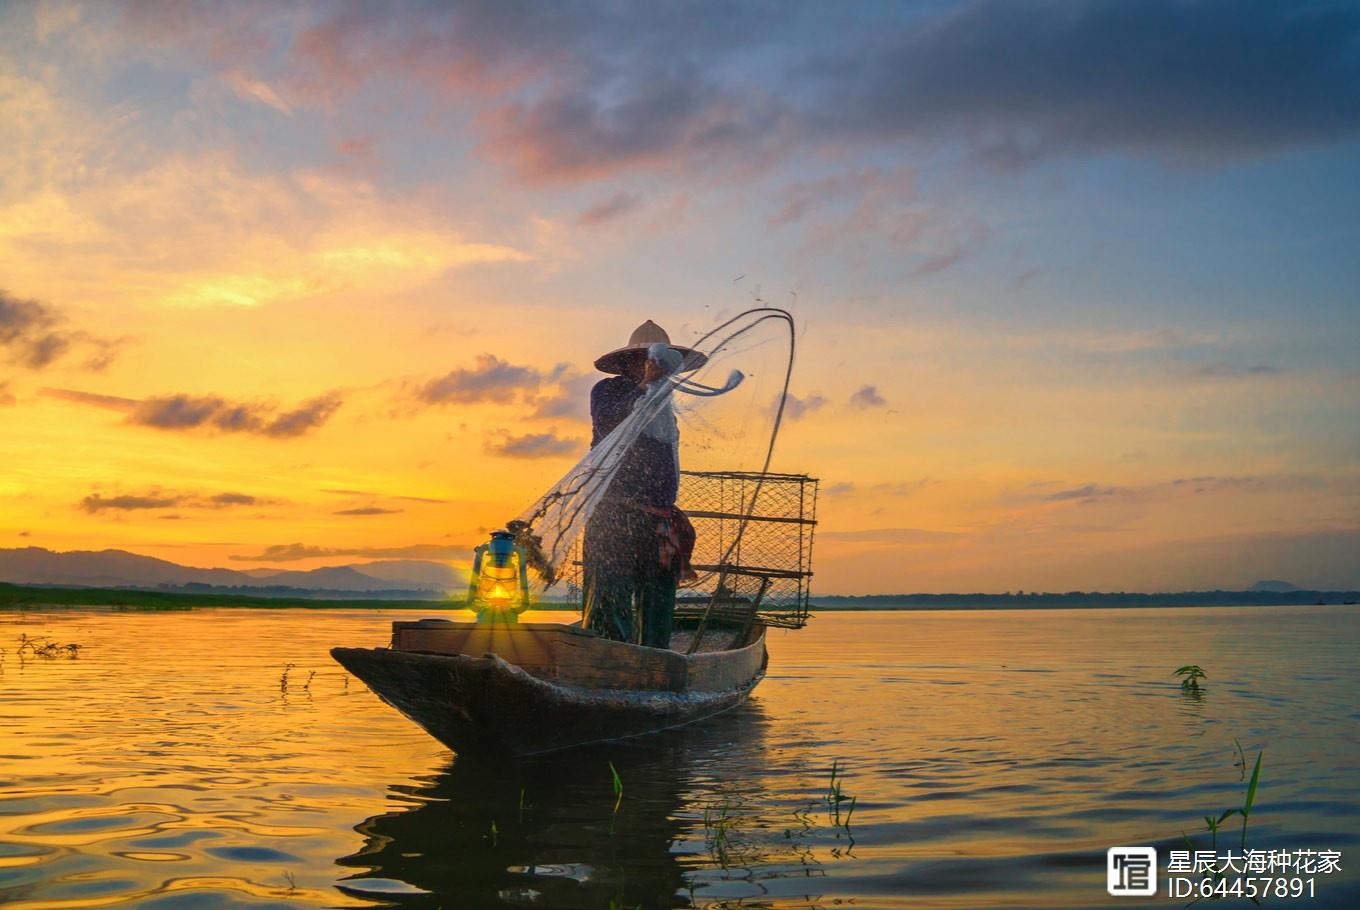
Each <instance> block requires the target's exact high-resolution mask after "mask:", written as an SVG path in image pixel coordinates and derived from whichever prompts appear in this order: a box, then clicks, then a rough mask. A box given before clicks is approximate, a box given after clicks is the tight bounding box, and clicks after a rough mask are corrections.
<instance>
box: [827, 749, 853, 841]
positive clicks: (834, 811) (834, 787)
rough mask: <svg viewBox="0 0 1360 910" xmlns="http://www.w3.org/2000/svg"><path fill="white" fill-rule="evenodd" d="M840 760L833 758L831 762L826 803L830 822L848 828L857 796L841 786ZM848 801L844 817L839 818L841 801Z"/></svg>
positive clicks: (847, 829) (838, 826)
mask: <svg viewBox="0 0 1360 910" xmlns="http://www.w3.org/2000/svg"><path fill="white" fill-rule="evenodd" d="M839 775H840V761H839V760H838V759H833V760H832V762H831V783H830V784H829V785H828V786H827V791H826V804H827V807H828V808H829V809H830V812H831V823H832V824H833V825H835V826H836V827H837V828H844V829H845V830H846V831H847V832H848V831H849V830H850V816H852V815H854V814H855V801H856V799H857V797H854V796H851V795H850V794H848V793H846V792H845V791H844V790H843V789H842V788H841V780H840V776H839ZM845 802H848V803H849V804H850V805H849V806H847V807H846V811H845V818H841V803H845Z"/></svg>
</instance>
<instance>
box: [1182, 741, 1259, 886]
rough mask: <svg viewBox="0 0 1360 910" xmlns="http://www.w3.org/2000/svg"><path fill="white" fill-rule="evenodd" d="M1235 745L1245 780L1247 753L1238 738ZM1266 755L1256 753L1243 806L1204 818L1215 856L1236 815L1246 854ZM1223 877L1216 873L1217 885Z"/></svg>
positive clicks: (1187, 842) (1187, 841)
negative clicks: (1223, 831)
mask: <svg viewBox="0 0 1360 910" xmlns="http://www.w3.org/2000/svg"><path fill="white" fill-rule="evenodd" d="M1233 743H1234V745H1235V746H1236V747H1237V754H1238V755H1239V756H1240V758H1241V765H1240V767H1241V769H1242V777H1243V778H1244V777H1245V776H1246V763H1247V759H1246V753H1245V752H1243V751H1242V743H1241V742H1239V741H1238V740H1237V739H1236V738H1234V739H1233ZM1264 755H1265V750H1264V749H1262V750H1260V751H1258V752H1257V753H1256V765H1255V766H1254V767H1253V768H1252V771H1251V780H1250V781H1249V782H1248V783H1247V790H1246V793H1245V794H1244V795H1243V798H1242V805H1241V806H1238V807H1237V808H1235V809H1226V810H1224V811H1223V813H1222V814H1220V815H1219V816H1218V817H1217V818H1215V817H1214V816H1212V815H1206V816H1204V827H1205V830H1207V831H1208V832H1209V838H1210V840H1209V848H1210V850H1212V851H1213V853H1214V854H1217V853H1218V832H1219V831H1220V830H1221V829H1222V827H1223V823H1224V822H1225V821H1227V820H1228V819H1230V818H1232V817H1233V816H1234V815H1240V816H1242V836H1241V840H1240V841H1239V844H1238V849H1240V850H1241V851H1242V852H1243V853H1245V852H1246V850H1247V822H1248V821H1250V820H1251V811H1252V808H1253V807H1254V806H1255V805H1256V790H1257V787H1258V786H1259V785H1260V782H1261V758H1262V757H1263V756H1264ZM1233 767H1239V765H1238V762H1237V761H1234V762H1233ZM1181 839H1182V840H1183V841H1185V845H1186V846H1187V847H1188V848H1189V849H1190V850H1192V851H1193V850H1194V849H1195V845H1194V843H1192V842H1191V840H1190V838H1189V836H1188V835H1186V833H1185V832H1184V831H1182V832H1181ZM1221 877H1222V873H1221V872H1218V871H1215V872H1214V874H1213V880H1214V882H1215V883H1217V882H1218V880H1219V879H1220V878H1221ZM1252 903H1259V902H1258V901H1257V900H1256V899H1255V898H1252Z"/></svg>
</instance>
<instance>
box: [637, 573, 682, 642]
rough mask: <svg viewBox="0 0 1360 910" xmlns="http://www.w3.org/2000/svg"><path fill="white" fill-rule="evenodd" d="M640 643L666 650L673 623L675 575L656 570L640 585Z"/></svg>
mask: <svg viewBox="0 0 1360 910" xmlns="http://www.w3.org/2000/svg"><path fill="white" fill-rule="evenodd" d="M639 599H640V600H641V601H642V611H641V612H642V643H643V644H644V645H646V646H647V647H649V648H668V647H670V644H671V627H672V626H673V625H674V623H675V574H674V573H672V572H669V571H666V570H663V569H660V568H658V570H657V571H655V572H653V573H652V576H651V577H650V578H649V579H647V582H646V583H645V584H644V585H642V590H641V595H640V598H639Z"/></svg>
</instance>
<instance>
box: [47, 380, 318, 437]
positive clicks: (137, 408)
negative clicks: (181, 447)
mask: <svg viewBox="0 0 1360 910" xmlns="http://www.w3.org/2000/svg"><path fill="white" fill-rule="evenodd" d="M43 394H45V395H49V396H51V397H53V398H61V399H63V400H65V401H73V402H76V403H78V404H88V405H93V406H95V407H100V408H107V409H109V410H114V411H123V412H125V413H126V414H127V415H128V416H127V419H126V421H125V422H126V423H129V424H133V425H136V426H144V427H153V428H155V429H158V430H171V431H185V430H198V429H208V430H213V431H217V432H220V433H250V434H254V435H257V436H268V437H271V438H274V439H289V438H293V437H297V436H302V435H305V434H306V433H309V432H311V431H312V430H314V429H317V428H318V427H321V426H323V425H324V424H325V423H326V421H328V420H330V418H331V415H333V414H334V413H335V412H336V410H337V409H339V407H340V405H341V404H342V403H343V399H342V396H341V394H340V393H339V392H338V391H332V392H327V393H326V394H324V395H319V396H317V397H316V398H312V399H310V400H308V401H304V402H302V403H301V404H299V405H298V406H296V407H294V408H291V409H288V410H282V411H281V410H279V408H278V407H277V406H275V405H271V404H264V403H260V402H240V401H230V400H228V399H226V398H222V397H220V396H218V395H186V394H177V395H158V396H153V397H151V398H143V399H136V398H122V397H119V396H117V395H101V394H98V393H95V392H85V391H81V390H79V389H43Z"/></svg>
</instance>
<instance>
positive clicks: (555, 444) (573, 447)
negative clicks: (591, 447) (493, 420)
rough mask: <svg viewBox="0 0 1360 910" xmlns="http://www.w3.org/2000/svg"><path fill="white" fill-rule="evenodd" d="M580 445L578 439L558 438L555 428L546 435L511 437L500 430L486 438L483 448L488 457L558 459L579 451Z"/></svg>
mask: <svg viewBox="0 0 1360 910" xmlns="http://www.w3.org/2000/svg"><path fill="white" fill-rule="evenodd" d="M581 445H582V440H580V439H575V438H564V437H561V436H558V435H557V428H556V427H553V428H551V429H549V430H548V432H546V433H526V434H525V435H523V436H511V435H510V433H509V432H507V431H505V430H502V431H500V433H498V434H496V435H495V436H492V437H490V438H488V439H487V440H486V441H485V443H483V448H484V449H485V451H486V452H487V454H489V455H505V456H508V457H510V458H559V457H561V456H564V455H573V454H575V453H576V452H578V451H580V449H581Z"/></svg>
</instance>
